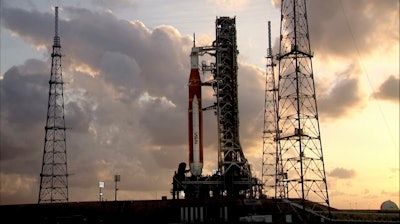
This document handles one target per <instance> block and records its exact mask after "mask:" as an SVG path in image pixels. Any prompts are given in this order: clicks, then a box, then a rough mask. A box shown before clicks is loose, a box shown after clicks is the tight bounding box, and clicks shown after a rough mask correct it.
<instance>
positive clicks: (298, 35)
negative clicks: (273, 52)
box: [276, 0, 329, 207]
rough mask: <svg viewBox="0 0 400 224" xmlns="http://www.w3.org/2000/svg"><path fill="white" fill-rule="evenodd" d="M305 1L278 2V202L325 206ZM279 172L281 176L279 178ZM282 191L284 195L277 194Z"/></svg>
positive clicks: (327, 203)
mask: <svg viewBox="0 0 400 224" xmlns="http://www.w3.org/2000/svg"><path fill="white" fill-rule="evenodd" d="M312 57H313V53H312V52H311V48H310V39H309V32H308V21H307V10H306V1H305V0H283V1H282V5H281V29H280V46H279V55H278V56H277V59H278V61H279V81H278V99H277V102H278V107H277V108H278V114H277V127H278V130H279V136H278V138H277V143H278V145H279V156H278V157H277V158H278V160H277V163H278V164H282V169H281V170H278V173H277V176H279V177H282V178H276V186H277V188H278V189H277V191H278V192H279V196H280V197H285V198H300V199H301V200H302V204H303V207H305V204H306V200H310V201H313V202H318V203H321V204H324V205H327V206H328V207H329V197H328V186H327V182H326V175H325V166H324V157H323V153H322V144H321V134H320V127H319V116H318V110H317V100H316V96H315V84H314V73H313V67H312ZM279 172H280V173H279ZM281 192H286V193H282V194H281Z"/></svg>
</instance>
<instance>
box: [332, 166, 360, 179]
mask: <svg viewBox="0 0 400 224" xmlns="http://www.w3.org/2000/svg"><path fill="white" fill-rule="evenodd" d="M328 175H329V176H331V177H336V178H340V179H349V178H353V177H355V176H356V172H355V171H354V170H351V169H345V168H341V167H337V168H335V169H333V170H332V171H330V172H329V173H328Z"/></svg>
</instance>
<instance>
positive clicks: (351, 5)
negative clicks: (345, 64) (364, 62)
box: [307, 0, 399, 59]
mask: <svg viewBox="0 0 400 224" xmlns="http://www.w3.org/2000/svg"><path fill="white" fill-rule="evenodd" d="M398 8H399V2H397V1H391V0H388V1H379V2H377V1H360V0H357V1H341V0H336V1H329V2H321V1H310V2H308V4H307V11H308V19H309V29H310V33H311V36H310V39H311V42H312V44H311V46H312V49H313V51H315V52H318V55H319V57H321V58H332V57H340V58H342V59H345V58H348V57H359V56H362V55H368V54H372V53H375V52H376V51H382V52H385V51H387V49H391V48H393V46H396V45H397V46H398V40H399V20H398V18H399V11H398ZM376 18H379V19H376ZM332 37H334V38H332ZM383 40H384V41H383ZM377 43H379V47H378V48H377V47H376V46H377V45H376V44H377Z"/></svg>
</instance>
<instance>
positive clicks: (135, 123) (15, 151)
mask: <svg viewBox="0 0 400 224" xmlns="http://www.w3.org/2000/svg"><path fill="white" fill-rule="evenodd" d="M111 2H112V4H111ZM55 6H59V8H60V9H59V34H60V36H61V47H62V48H61V51H62V54H63V57H62V71H63V78H64V81H65V82H66V83H67V84H66V85H65V88H64V96H65V99H64V100H65V120H66V126H67V128H68V130H67V156H68V171H69V174H70V176H69V201H71V202H73V201H96V200H98V192H99V189H98V182H99V181H104V182H105V189H104V194H105V196H104V198H105V200H114V183H113V177H114V175H115V174H119V175H121V182H120V183H119V188H120V190H119V192H118V199H119V200H140V199H160V198H161V196H164V195H165V196H167V197H168V198H171V193H170V190H171V187H172V185H171V183H172V176H173V173H174V171H175V170H176V169H177V168H178V164H179V163H180V162H188V130H187V126H188V125H187V108H188V99H187V97H188V87H187V82H188V78H189V72H190V58H189V55H190V50H191V47H192V45H193V33H195V34H196V45H198V46H209V45H211V43H212V41H213V40H214V39H215V19H216V18H217V17H220V16H229V17H236V29H237V45H238V50H239V55H238V63H239V70H238V73H239V77H238V83H239V86H238V94H239V117H240V140H241V144H242V148H243V151H244V154H245V156H246V158H247V159H248V160H249V162H250V163H251V165H252V169H253V170H252V172H253V174H254V175H255V176H256V177H258V178H261V162H262V161H261V158H262V138H261V137H262V131H263V130H262V129H263V126H262V124H263V107H264V83H265V64H266V60H265V56H266V50H267V23H268V21H271V24H272V37H273V45H274V49H278V44H279V42H278V37H279V28H280V1H279V0H273V1H265V0H185V1H182V0H146V1H137V0H113V1H106V0H87V1H82V0H68V1H67V0H65V1H62V0H59V1H50V0H24V1H23V0H2V1H1V11H0V15H1V27H0V29H1V45H0V47H1V63H0V68H1V73H0V204H1V205H5V204H23V203H37V200H38V193H39V174H40V171H41V163H42V156H43V143H44V134H45V131H44V126H45V122H46V112H47V111H46V110H47V100H48V89H49V85H48V81H49V78H50V65H51V56H50V55H51V51H52V44H53V36H54V7H55ZM307 9H308V10H307V11H308V19H309V21H308V22H309V29H310V40H311V49H312V51H313V52H314V58H313V67H314V75H315V76H314V77H315V83H316V92H317V103H318V110H319V117H320V126H321V136H322V150H323V154H324V161H325V168H326V175H327V182H328V193H329V197H330V204H331V206H332V207H334V208H339V209H349V208H352V209H379V207H380V205H381V203H382V202H384V201H386V200H391V201H393V202H395V203H396V204H397V205H399V204H400V203H399V198H400V196H399V175H400V174H399V157H400V154H399V135H400V133H399V122H400V121H399V115H400V112H399V106H400V105H399V91H400V90H399V86H400V82H399V60H400V59H399V48H400V46H399V1H396V0H380V1H376V0H352V1H345V0H342V1H340V0H330V1H318V0H309V1H307ZM274 53H277V52H276V50H275V52H274ZM204 78H206V77H204ZM205 88H206V87H205ZM203 91H204V99H203V106H207V105H211V104H212V103H213V100H214V98H213V96H212V91H211V89H204V90H203ZM204 144H205V148H204V153H205V155H204V163H205V164H204V169H203V174H211V171H212V170H213V169H216V168H217V164H216V162H217V151H216V150H217V128H216V117H215V116H214V113H213V112H212V111H206V112H204Z"/></svg>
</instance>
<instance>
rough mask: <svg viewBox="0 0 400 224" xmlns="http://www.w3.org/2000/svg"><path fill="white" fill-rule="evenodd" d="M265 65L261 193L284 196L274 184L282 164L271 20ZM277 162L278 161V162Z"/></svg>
mask: <svg viewBox="0 0 400 224" xmlns="http://www.w3.org/2000/svg"><path fill="white" fill-rule="evenodd" d="M266 58H267V66H266V74H265V98H264V99H265V101H264V129H263V157H262V183H263V186H264V188H263V193H264V195H266V196H275V197H284V196H283V195H280V194H278V191H277V189H279V188H278V187H277V185H276V183H277V181H276V178H279V175H277V174H278V173H281V172H279V171H278V170H281V168H282V164H281V160H277V159H278V158H279V151H278V144H277V141H276V139H277V136H278V135H279V131H278V129H277V87H276V81H275V78H276V77H275V73H274V67H275V66H276V64H275V62H274V56H273V54H272V47H271V22H270V21H268V48H267V57H266ZM278 162H279V163H278Z"/></svg>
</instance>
